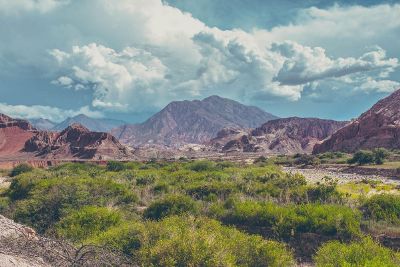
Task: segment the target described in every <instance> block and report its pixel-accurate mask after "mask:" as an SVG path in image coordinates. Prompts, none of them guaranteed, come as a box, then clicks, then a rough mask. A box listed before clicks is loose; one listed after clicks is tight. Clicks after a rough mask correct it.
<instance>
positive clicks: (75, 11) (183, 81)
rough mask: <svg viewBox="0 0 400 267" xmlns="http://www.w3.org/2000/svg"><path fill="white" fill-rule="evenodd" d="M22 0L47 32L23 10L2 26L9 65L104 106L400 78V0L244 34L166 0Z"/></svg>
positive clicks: (296, 96)
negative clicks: (208, 22)
mask: <svg viewBox="0 0 400 267" xmlns="http://www.w3.org/2000/svg"><path fill="white" fill-rule="evenodd" d="M9 2H10V3H11V2H15V1H5V0H0V12H2V11H1V10H3V12H4V11H5V10H6V6H8V10H12V9H11V8H10V7H11V6H12V4H9V5H7V4H8V3H9ZM20 3H25V5H24V6H25V7H24V8H22V7H21V6H22V4H21V5H20V6H19V7H18V8H15V7H14V8H13V9H15V10H21V11H22V10H25V11H29V10H30V11H36V12H32V13H35V14H36V13H39V14H37V15H36V16H33V19H34V20H35V23H34V24H33V25H34V26H37V27H38V28H36V30H34V31H31V30H29V31H25V30H23V29H24V28H18V27H22V26H19V25H26V21H25V20H24V17H23V16H17V17H18V18H13V19H15V20H16V21H17V20H18V19H20V20H21V21H19V20H18V21H17V22H16V23H15V24H12V25H13V26H15V27H16V28H15V29H14V28H12V30H10V29H8V28H2V29H0V34H1V35H2V36H3V37H4V38H3V39H2V40H4V42H2V43H0V59H1V60H0V67H1V65H5V66H9V65H14V64H21V65H23V66H25V65H29V64H30V65H33V66H34V67H35V70H36V69H40V70H41V71H42V73H43V76H45V77H46V79H48V80H49V81H53V82H52V83H53V84H57V85H59V86H60V87H62V88H68V89H70V90H77V91H80V92H79V93H85V94H91V96H90V97H91V99H90V102H91V103H90V105H91V106H92V107H94V108H98V109H102V110H112V111H123V112H130V111H143V110H146V111H148V110H151V111H154V109H155V107H157V108H158V107H161V106H163V105H165V104H166V103H167V102H169V101H171V100H176V99H184V98H193V97H202V96H206V95H210V94H220V95H222V96H226V97H231V98H234V99H237V100H241V101H243V102H248V103H249V102H251V101H253V100H252V99H254V98H255V97H258V96H263V98H265V99H268V98H269V97H270V98H274V99H275V98H281V99H285V100H286V99H287V100H290V101H296V100H301V98H302V96H303V95H304V88H307V87H311V86H312V84H315V85H317V84H319V83H320V82H321V84H322V83H323V85H324V86H325V87H324V89H323V90H320V91H319V93H320V94H324V92H331V91H333V90H335V91H337V92H340V91H341V90H340V88H339V89H337V88H338V87H340V86H342V85H346V86H345V87H344V86H342V88H346V90H355V91H356V90H359V91H360V90H365V91H371V90H372V91H382V90H386V89H382V88H389V87H390V86H391V85H390V84H394V83H396V82H395V81H392V80H395V78H393V74H394V73H397V75H398V76H400V75H399V72H398V70H397V67H398V64H399V63H398V60H397V59H396V58H394V57H395V56H396V55H399V53H400V50H399V47H400V38H398V34H399V32H400V20H399V19H398V18H399V17H400V4H396V5H379V6H371V7H360V6H344V7H341V6H334V7H331V8H328V9H318V8H310V9H306V10H303V11H300V15H299V16H298V18H297V19H295V21H294V23H293V24H290V25H283V26H279V27H275V28H273V29H270V30H263V29H256V30H253V31H252V32H245V31H243V30H240V29H234V30H225V31H223V30H220V29H218V28H210V27H208V26H207V25H205V24H204V23H203V22H202V21H200V20H198V19H196V18H193V17H192V15H191V14H189V13H185V12H182V11H181V10H179V9H177V8H174V7H171V6H168V5H167V4H164V3H163V1H161V0H134V1H132V0H119V1H115V0H96V1H70V3H69V5H67V6H65V7H61V8H55V7H59V6H60V4H61V3H62V4H65V3H66V1H62V2H60V1H55V0H42V1H34V0H21V1H20ZM31 4H35V7H31V6H32V5H31ZM14 5H16V4H14ZM26 7H28V8H26ZM21 8H22V9H21ZM50 10H52V12H48V11H50ZM43 12H47V13H43ZM30 19H32V17H31V18H30ZM2 21H3V22H4V18H3V19H2V18H1V17H0V22H2ZM29 21H30V20H28V22H29ZM21 22H25V23H21ZM10 28H11V27H10ZM15 32H21V34H19V35H16V34H15ZM20 36H28V37H29V39H28V40H29V41H26V42H24V41H25V39H23V38H22V40H24V41H21V39H20V38H21V37H20ZM24 38H25V37H24ZM376 45H379V47H382V48H378V47H376ZM368 47H369V48H368ZM371 47H373V48H372V49H371ZM46 51H47V53H50V57H51V62H50V63H49V61H48V60H49V58H46V57H44V56H43V53H46ZM386 53H387V55H388V56H387V55H386ZM15 59H18V60H15ZM16 62H17V63H16ZM7 64H8V65H7ZM0 71H1V68H0ZM368 79H370V82H368V83H367V80H368ZM371 81H375V83H376V86H372V83H373V82H371ZM378 83H379V85H380V86H377V84H378ZM363 84H369V85H368V86H367V85H364V86H362V85H363ZM349 88H351V89H349ZM363 88H364V89H363ZM374 88H375V89H374ZM378 88H380V89H378ZM60 90H61V89H60ZM387 90H389V89H387ZM62 101H64V100H62ZM65 101H67V100H65ZM88 102H89V101H88ZM88 105H89V103H88Z"/></svg>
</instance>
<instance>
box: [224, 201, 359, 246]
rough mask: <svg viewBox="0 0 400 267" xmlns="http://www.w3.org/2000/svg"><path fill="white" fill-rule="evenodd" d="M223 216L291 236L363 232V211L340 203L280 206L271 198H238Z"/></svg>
mask: <svg viewBox="0 0 400 267" xmlns="http://www.w3.org/2000/svg"><path fill="white" fill-rule="evenodd" d="M222 220H223V221H225V222H227V223H231V224H235V225H239V226H246V227H248V228H250V229H251V228H252V227H267V228H269V229H270V230H271V231H272V233H273V234H274V236H276V237H277V238H288V237H290V236H291V235H295V234H296V233H316V234H320V235H325V236H330V237H332V238H340V239H351V238H354V237H357V236H359V235H360V215H359V214H358V213H357V212H354V211H353V210H352V209H350V208H347V207H344V206H340V205H326V204H306V205H285V206H280V205H277V204H274V203H269V202H254V201H246V202H237V203H235V204H234V205H233V208H232V209H231V210H230V211H228V212H227V213H225V214H224V217H223V218H222Z"/></svg>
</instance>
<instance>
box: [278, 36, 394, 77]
mask: <svg viewBox="0 0 400 267" xmlns="http://www.w3.org/2000/svg"><path fill="white" fill-rule="evenodd" d="M272 51H275V52H277V53H279V54H280V55H282V56H283V57H284V58H285V62H284V64H283V66H282V68H281V69H280V71H279V73H278V74H277V75H276V76H275V77H274V81H278V82H279V83H280V84H282V85H299V84H305V83H309V82H313V81H316V80H321V79H325V78H335V77H341V76H345V75H349V74H353V73H358V72H368V71H372V70H376V69H379V70H382V71H384V72H386V73H387V72H391V71H393V69H394V68H396V67H398V65H399V63H398V59H397V58H386V51H385V50H383V49H382V48H379V47H378V48H377V49H376V50H374V51H370V52H367V53H365V54H364V55H362V56H361V57H360V58H353V57H348V58H337V59H332V58H330V57H328V56H327V55H326V52H325V49H323V48H321V47H314V48H312V47H307V46H302V45H300V44H297V43H295V42H289V41H286V42H284V43H280V44H272Z"/></svg>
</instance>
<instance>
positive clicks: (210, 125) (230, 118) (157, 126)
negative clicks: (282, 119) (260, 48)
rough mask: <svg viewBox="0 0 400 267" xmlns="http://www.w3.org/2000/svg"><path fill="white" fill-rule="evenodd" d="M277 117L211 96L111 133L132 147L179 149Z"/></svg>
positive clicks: (174, 104)
mask: <svg viewBox="0 0 400 267" xmlns="http://www.w3.org/2000/svg"><path fill="white" fill-rule="evenodd" d="M275 118H276V117H275V116H274V115H272V114H269V113H267V112H265V111H263V110H261V109H259V108H257V107H251V106H245V105H242V104H240V103H238V102H236V101H233V100H230V99H226V98H222V97H219V96H210V97H208V98H205V99H203V100H201V101H200V100H194V101H177V102H172V103H170V104H169V105H167V106H166V107H165V108H164V109H163V110H161V111H160V112H158V113H157V114H155V115H154V116H152V117H151V118H150V119H148V120H147V121H145V122H144V123H142V124H136V125H124V126H121V127H119V128H117V129H114V130H113V131H112V132H111V133H112V134H113V135H114V136H116V137H117V138H118V139H119V140H120V141H121V142H122V143H125V144H129V145H132V146H139V145H143V144H149V143H154V144H162V145H168V146H179V145H182V144H187V143H195V144H199V143H203V142H205V141H207V140H210V139H211V138H212V137H215V136H216V135H217V133H218V132H219V131H220V130H221V129H223V128H225V127H231V128H252V127H256V126H257V125H260V124H261V123H263V122H266V121H269V120H271V119H275Z"/></svg>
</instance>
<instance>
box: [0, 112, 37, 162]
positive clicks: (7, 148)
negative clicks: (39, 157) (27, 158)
mask: <svg viewBox="0 0 400 267" xmlns="http://www.w3.org/2000/svg"><path fill="white" fill-rule="evenodd" d="M35 133H36V129H35V128H33V127H32V125H31V124H30V123H29V122H27V121H25V120H19V119H13V118H10V117H8V116H6V115H4V114H0V157H13V156H15V155H17V154H19V153H20V151H21V150H22V149H23V148H24V144H25V142H26V141H27V140H28V139H30V138H31V137H32V136H33V135H34V134H35Z"/></svg>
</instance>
